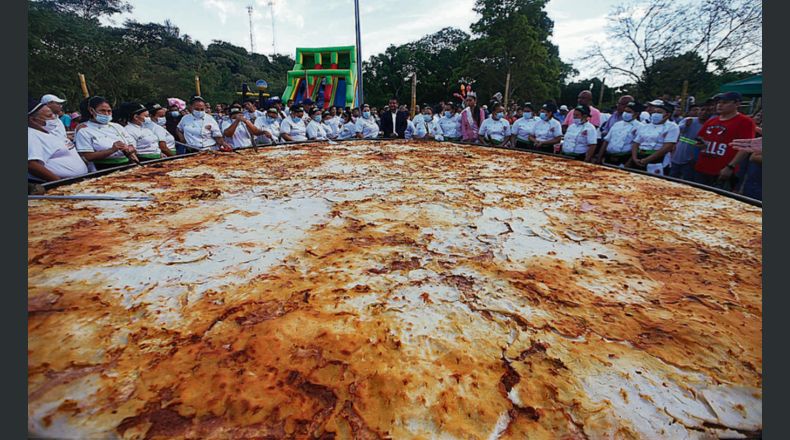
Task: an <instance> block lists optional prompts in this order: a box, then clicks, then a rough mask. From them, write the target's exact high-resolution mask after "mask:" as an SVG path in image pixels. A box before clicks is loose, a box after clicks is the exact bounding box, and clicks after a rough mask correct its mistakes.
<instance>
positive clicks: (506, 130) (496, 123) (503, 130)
mask: <svg viewBox="0 0 790 440" xmlns="http://www.w3.org/2000/svg"><path fill="white" fill-rule="evenodd" d="M478 140H479V142H480V143H481V144H484V145H499V146H503V147H506V146H508V144H509V142H510V122H508V121H507V119H505V109H504V107H502V104H500V103H498V102H497V103H495V104H494V105H493V108H492V111H491V117H490V118H488V119H486V120H484V121H483V123H482V124H480V129H479V131H478Z"/></svg>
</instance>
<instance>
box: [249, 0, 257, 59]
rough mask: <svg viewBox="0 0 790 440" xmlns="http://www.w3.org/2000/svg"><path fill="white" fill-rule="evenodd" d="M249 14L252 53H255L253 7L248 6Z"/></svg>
mask: <svg viewBox="0 0 790 440" xmlns="http://www.w3.org/2000/svg"><path fill="white" fill-rule="evenodd" d="M247 14H248V15H249V16H250V53H251V54H252V53H255V39H254V38H253V37H252V5H249V6H247Z"/></svg>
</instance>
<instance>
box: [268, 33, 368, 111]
mask: <svg viewBox="0 0 790 440" xmlns="http://www.w3.org/2000/svg"><path fill="white" fill-rule="evenodd" d="M356 60H357V54H356V47H354V46H343V47H308V48H305V47H298V48H296V64H294V68H293V70H291V71H289V72H288V81H287V83H286V87H285V91H284V92H283V96H282V99H283V100H288V99H293V101H294V103H295V104H300V103H301V102H302V101H304V100H305V99H308V98H310V99H311V100H312V101H313V102H315V103H316V106H318V107H319V108H329V107H331V106H333V105H334V106H336V107H340V108H343V107H350V108H354V107H356V95H357V94H356V91H357V73H356V72H357V61H356ZM307 66H310V67H307Z"/></svg>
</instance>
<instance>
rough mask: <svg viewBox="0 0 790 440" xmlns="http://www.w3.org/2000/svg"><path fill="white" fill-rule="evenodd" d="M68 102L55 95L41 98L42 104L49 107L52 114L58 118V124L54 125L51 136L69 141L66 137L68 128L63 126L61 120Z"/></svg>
mask: <svg viewBox="0 0 790 440" xmlns="http://www.w3.org/2000/svg"><path fill="white" fill-rule="evenodd" d="M64 102H66V100H65V99H61V98H58V97H57V96H55V95H44V96H42V97H41V101H40V103H41V104H43V105H46V106H47V107H49V109H50V110H52V113H54V114H55V116H56V117H57V118H58V124H57V126H55V124H52V127H51V128H52V130H51V131H50V133H51V134H54V135H56V136H63V138H64V139H67V136H66V126H65V125H63V121H61V120H60V115H62V114H63V103H64Z"/></svg>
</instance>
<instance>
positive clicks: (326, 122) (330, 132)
mask: <svg viewBox="0 0 790 440" xmlns="http://www.w3.org/2000/svg"><path fill="white" fill-rule="evenodd" d="M321 125H323V126H324V130H326V137H327V139H337V136H338V134H339V133H338V131H337V127H336V126H335V123H334V118H333V117H332V113H330V112H329V110H324V112H323V113H321Z"/></svg>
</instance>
